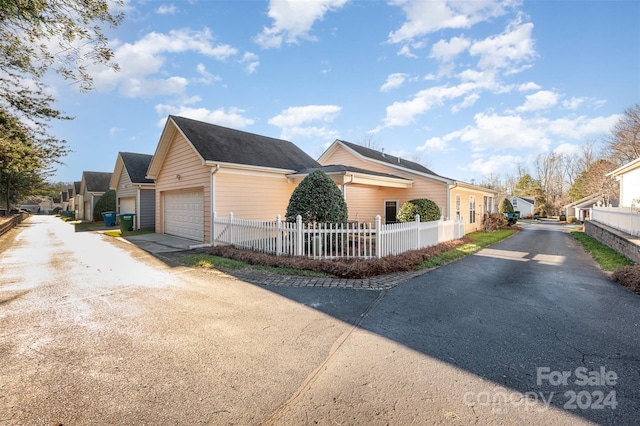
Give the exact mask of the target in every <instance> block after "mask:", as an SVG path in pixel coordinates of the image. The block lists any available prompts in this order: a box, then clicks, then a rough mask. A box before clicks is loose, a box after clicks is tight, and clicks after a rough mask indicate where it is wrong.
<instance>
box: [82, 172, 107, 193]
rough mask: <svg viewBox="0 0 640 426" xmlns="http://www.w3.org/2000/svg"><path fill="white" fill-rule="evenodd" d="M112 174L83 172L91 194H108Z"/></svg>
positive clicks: (86, 186)
mask: <svg viewBox="0 0 640 426" xmlns="http://www.w3.org/2000/svg"><path fill="white" fill-rule="evenodd" d="M112 174H113V173H108V172H83V173H82V175H83V176H84V185H85V188H86V189H87V191H89V192H107V191H108V190H109V182H110V181H111V175H112Z"/></svg>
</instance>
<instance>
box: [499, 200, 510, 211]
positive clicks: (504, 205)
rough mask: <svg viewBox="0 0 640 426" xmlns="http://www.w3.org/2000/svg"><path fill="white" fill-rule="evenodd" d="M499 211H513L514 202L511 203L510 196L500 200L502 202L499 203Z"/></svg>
mask: <svg viewBox="0 0 640 426" xmlns="http://www.w3.org/2000/svg"><path fill="white" fill-rule="evenodd" d="M498 213H513V204H511V201H509V199H508V198H505V199H504V200H502V201H500V204H498Z"/></svg>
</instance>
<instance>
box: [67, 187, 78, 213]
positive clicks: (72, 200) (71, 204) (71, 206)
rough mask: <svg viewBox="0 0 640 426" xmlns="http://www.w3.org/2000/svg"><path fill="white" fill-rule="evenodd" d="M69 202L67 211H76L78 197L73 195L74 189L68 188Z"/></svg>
mask: <svg viewBox="0 0 640 426" xmlns="http://www.w3.org/2000/svg"><path fill="white" fill-rule="evenodd" d="M67 200H69V204H68V205H67V210H68V211H71V212H72V211H74V210H75V209H76V197H75V195H74V193H73V187H71V188H67Z"/></svg>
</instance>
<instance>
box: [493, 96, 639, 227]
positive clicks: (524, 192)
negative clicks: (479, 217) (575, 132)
mask: <svg viewBox="0 0 640 426" xmlns="http://www.w3.org/2000/svg"><path fill="white" fill-rule="evenodd" d="M639 157H640V104H635V105H633V106H631V107H629V108H627V109H626V110H625V111H624V113H623V114H622V116H621V118H620V119H619V120H618V122H617V123H616V124H615V126H614V127H613V128H612V129H611V131H610V132H609V133H608V134H607V135H605V137H604V139H603V140H602V141H588V142H586V143H584V145H582V146H581V147H580V150H579V151H578V152H575V153H572V154H563V153H557V152H548V153H544V154H540V155H538V157H537V158H536V159H535V161H534V163H533V165H532V166H531V168H527V167H524V166H523V165H521V164H519V165H517V167H516V172H515V173H513V174H504V175H497V174H491V175H488V176H485V177H484V179H483V181H482V182H481V185H482V186H484V187H487V188H491V189H493V190H495V191H498V192H499V193H503V194H510V195H513V196H522V197H528V198H534V199H535V206H536V207H535V209H536V211H535V212H536V213H538V214H541V215H559V214H561V213H563V206H565V205H567V204H570V203H571V202H573V201H578V200H580V199H582V198H585V197H588V196H591V195H594V194H597V195H599V197H600V199H601V201H602V202H603V203H605V204H606V205H608V204H610V203H615V202H616V201H618V198H619V184H618V182H617V181H615V180H614V179H612V178H611V177H610V176H607V174H608V173H610V172H612V171H613V170H615V169H617V168H618V167H620V166H622V165H624V164H626V163H628V162H630V161H633V160H635V159H637V158H639ZM639 191H640V190H639ZM638 195H639V196H640V193H639V194H638Z"/></svg>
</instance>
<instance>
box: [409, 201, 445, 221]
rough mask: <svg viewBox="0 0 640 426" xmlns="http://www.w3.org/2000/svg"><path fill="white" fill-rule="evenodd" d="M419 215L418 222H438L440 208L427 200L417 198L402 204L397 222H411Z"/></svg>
mask: <svg viewBox="0 0 640 426" xmlns="http://www.w3.org/2000/svg"><path fill="white" fill-rule="evenodd" d="M417 214H419V215H420V222H432V221H434V220H440V216H441V215H440V207H438V205H437V204H436V203H435V202H434V201H431V200H429V199H427V198H419V199H416V200H410V201H407V202H406V203H404V204H403V205H402V206H401V207H400V211H398V220H399V221H400V222H413V221H415V220H416V215H417Z"/></svg>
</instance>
